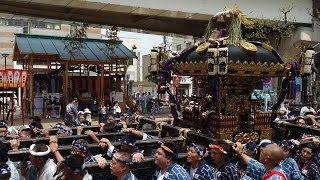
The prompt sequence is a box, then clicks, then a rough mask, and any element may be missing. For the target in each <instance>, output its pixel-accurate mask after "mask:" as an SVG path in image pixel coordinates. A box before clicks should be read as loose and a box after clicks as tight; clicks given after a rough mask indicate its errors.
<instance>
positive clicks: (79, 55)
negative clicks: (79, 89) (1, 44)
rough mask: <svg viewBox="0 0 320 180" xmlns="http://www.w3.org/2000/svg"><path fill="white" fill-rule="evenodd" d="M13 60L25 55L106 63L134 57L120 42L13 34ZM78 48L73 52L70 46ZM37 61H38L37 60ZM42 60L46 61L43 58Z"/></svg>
mask: <svg viewBox="0 0 320 180" xmlns="http://www.w3.org/2000/svg"><path fill="white" fill-rule="evenodd" d="M15 36H16V42H15V46H16V47H15V53H14V57H13V60H14V61H19V60H21V58H22V57H24V56H25V55H32V56H34V57H36V56H38V57H45V56H54V55H56V56H58V57H60V60H62V61H67V60H68V61H89V62H108V61H111V60H114V59H133V58H136V55H135V54H134V53H133V52H132V51H130V50H129V49H128V48H127V47H126V46H124V45H123V44H122V41H111V40H101V39H82V41H81V43H79V41H74V40H72V39H71V38H68V37H56V36H41V35H29V34H15ZM72 43H73V44H77V46H78V47H79V45H80V48H77V49H76V50H73V49H72V48H71V47H72V46H71V44H72ZM38 60H39V59H38ZM43 60H46V59H45V58H44V59H43Z"/></svg>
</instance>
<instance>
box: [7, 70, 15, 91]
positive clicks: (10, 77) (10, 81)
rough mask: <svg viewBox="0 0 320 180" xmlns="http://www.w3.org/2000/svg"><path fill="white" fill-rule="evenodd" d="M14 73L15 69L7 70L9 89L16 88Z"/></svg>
mask: <svg viewBox="0 0 320 180" xmlns="http://www.w3.org/2000/svg"><path fill="white" fill-rule="evenodd" d="M13 72H14V69H7V70H6V73H7V80H8V81H7V87H8V88H13V87H14V83H13Z"/></svg>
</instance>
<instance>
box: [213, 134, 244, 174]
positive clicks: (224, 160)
mask: <svg viewBox="0 0 320 180" xmlns="http://www.w3.org/2000/svg"><path fill="white" fill-rule="evenodd" d="M209 148H210V152H211V159H212V162H213V163H214V164H215V168H216V169H217V173H216V174H217V179H219V180H220V179H221V180H239V179H240V171H239V170H238V168H237V167H236V166H235V165H233V164H232V163H231V162H230V160H229V157H230V156H231V147H230V145H229V144H228V143H227V142H225V141H223V140H217V142H216V143H214V144H210V145H209Z"/></svg>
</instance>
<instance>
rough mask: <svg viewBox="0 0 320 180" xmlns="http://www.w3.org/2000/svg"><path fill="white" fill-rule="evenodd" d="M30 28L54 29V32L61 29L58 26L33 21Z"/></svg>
mask: <svg viewBox="0 0 320 180" xmlns="http://www.w3.org/2000/svg"><path fill="white" fill-rule="evenodd" d="M32 27H34V28H43V29H56V30H60V29H61V25H60V24H54V23H48V22H43V21H34V22H33V23H32Z"/></svg>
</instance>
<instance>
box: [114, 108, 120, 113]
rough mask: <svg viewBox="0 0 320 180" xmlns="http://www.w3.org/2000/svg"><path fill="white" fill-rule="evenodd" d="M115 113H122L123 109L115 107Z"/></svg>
mask: <svg viewBox="0 0 320 180" xmlns="http://www.w3.org/2000/svg"><path fill="white" fill-rule="evenodd" d="M113 109H114V112H115V113H121V108H120V106H113Z"/></svg>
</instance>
